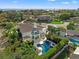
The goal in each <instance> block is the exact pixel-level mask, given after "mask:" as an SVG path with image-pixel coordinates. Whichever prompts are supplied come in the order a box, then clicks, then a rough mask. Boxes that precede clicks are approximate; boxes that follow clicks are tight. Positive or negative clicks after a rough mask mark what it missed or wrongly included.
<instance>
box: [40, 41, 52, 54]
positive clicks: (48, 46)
mask: <svg viewBox="0 0 79 59" xmlns="http://www.w3.org/2000/svg"><path fill="white" fill-rule="evenodd" d="M50 46H51V43H50V42H49V41H45V42H44V44H43V45H42V46H41V47H42V49H43V50H42V52H43V53H45V52H47V51H48V50H49V48H50Z"/></svg>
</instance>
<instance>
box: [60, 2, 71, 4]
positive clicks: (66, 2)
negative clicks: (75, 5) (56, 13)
mask: <svg viewBox="0 0 79 59" xmlns="http://www.w3.org/2000/svg"><path fill="white" fill-rule="evenodd" d="M61 3H62V4H70V2H61Z"/></svg>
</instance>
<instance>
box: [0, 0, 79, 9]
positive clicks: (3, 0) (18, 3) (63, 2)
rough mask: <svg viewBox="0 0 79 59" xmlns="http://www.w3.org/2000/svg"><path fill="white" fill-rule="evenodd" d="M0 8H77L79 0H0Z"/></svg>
mask: <svg viewBox="0 0 79 59" xmlns="http://www.w3.org/2000/svg"><path fill="white" fill-rule="evenodd" d="M0 8H2V9H5V8H11V9H13V8H14V9H54V8H55V9H76V8H79V0H0Z"/></svg>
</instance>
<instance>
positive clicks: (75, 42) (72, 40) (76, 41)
mask: <svg viewBox="0 0 79 59" xmlns="http://www.w3.org/2000/svg"><path fill="white" fill-rule="evenodd" d="M70 42H72V43H74V44H76V45H79V38H70Z"/></svg>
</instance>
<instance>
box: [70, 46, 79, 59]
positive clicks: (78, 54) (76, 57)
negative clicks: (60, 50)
mask: <svg viewBox="0 0 79 59" xmlns="http://www.w3.org/2000/svg"><path fill="white" fill-rule="evenodd" d="M70 59H79V47H77V48H76V50H75V51H74V54H72V55H71V57H70Z"/></svg>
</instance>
